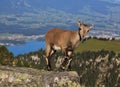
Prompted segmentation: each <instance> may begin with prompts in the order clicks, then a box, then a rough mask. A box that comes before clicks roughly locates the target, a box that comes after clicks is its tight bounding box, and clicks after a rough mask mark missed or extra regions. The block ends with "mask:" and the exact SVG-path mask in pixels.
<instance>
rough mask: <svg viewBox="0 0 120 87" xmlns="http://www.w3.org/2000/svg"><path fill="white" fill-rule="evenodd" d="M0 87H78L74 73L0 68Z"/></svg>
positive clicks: (76, 76) (77, 79)
mask: <svg viewBox="0 0 120 87" xmlns="http://www.w3.org/2000/svg"><path fill="white" fill-rule="evenodd" d="M0 87H80V84H79V76H78V74H77V73H76V72H75V71H65V72H55V71H45V70H37V69H33V68H25V67H9V66H0Z"/></svg>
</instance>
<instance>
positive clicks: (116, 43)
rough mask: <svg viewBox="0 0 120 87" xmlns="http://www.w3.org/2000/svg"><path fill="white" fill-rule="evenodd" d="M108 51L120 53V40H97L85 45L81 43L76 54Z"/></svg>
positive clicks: (91, 40) (87, 42)
mask: <svg viewBox="0 0 120 87" xmlns="http://www.w3.org/2000/svg"><path fill="white" fill-rule="evenodd" d="M102 49H104V50H108V51H114V52H116V53H120V40H111V41H109V40H107V41H104V40H97V39H89V40H87V41H85V42H83V43H80V44H79V46H78V47H77V48H76V50H75V53H78V52H84V51H98V50H102Z"/></svg>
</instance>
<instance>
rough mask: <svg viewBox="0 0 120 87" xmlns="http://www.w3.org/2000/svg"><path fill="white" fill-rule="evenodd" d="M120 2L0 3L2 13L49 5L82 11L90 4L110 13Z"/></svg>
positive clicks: (12, 0)
mask: <svg viewBox="0 0 120 87" xmlns="http://www.w3.org/2000/svg"><path fill="white" fill-rule="evenodd" d="M110 2H111V3H110ZM115 2H116V3H115ZM119 4H120V0H90V1H88V0H82V1H81V0H76V1H74V0H59V1H56V0H51V1H48V0H4V1H1V3H0V13H8V14H9V13H23V12H34V11H39V9H46V8H48V7H51V8H55V9H58V10H63V11H67V12H72V13H80V12H81V11H82V9H83V8H84V7H85V6H89V8H90V9H93V10H95V11H97V12H100V13H108V11H109V9H107V8H108V7H111V6H112V7H113V6H116V5H119Z"/></svg>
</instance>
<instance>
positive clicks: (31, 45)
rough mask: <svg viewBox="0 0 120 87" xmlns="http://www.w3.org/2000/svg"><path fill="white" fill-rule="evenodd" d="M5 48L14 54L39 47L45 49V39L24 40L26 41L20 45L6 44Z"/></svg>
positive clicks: (35, 49) (24, 52)
mask: <svg viewBox="0 0 120 87" xmlns="http://www.w3.org/2000/svg"><path fill="white" fill-rule="evenodd" d="M7 49H8V50H9V51H10V52H12V53H13V54H14V56H17V55H20V54H26V53H29V52H34V51H37V50H39V49H45V41H36V40H30V41H26V43H25V44H22V45H17V46H7Z"/></svg>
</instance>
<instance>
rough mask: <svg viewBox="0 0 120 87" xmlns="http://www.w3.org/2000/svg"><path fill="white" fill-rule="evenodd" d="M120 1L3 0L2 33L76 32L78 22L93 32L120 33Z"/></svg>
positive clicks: (0, 12)
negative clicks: (92, 29) (89, 27)
mask: <svg viewBox="0 0 120 87" xmlns="http://www.w3.org/2000/svg"><path fill="white" fill-rule="evenodd" d="M119 9H120V0H114V1H113V0H90V1H88V0H49V1H48V0H2V1H1V3H0V33H6V32H7V33H18V34H24V35H33V34H44V33H46V31H47V30H48V29H50V28H52V27H61V28H65V29H73V30H74V29H76V28H77V24H76V21H77V20H78V19H80V20H81V21H83V22H85V23H92V24H94V25H95V26H94V29H97V30H98V29H99V30H112V31H113V30H114V32H120V30H119V28H120V25H119V24H120V17H119V16H120V11H119Z"/></svg>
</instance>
